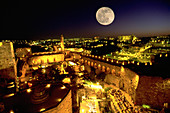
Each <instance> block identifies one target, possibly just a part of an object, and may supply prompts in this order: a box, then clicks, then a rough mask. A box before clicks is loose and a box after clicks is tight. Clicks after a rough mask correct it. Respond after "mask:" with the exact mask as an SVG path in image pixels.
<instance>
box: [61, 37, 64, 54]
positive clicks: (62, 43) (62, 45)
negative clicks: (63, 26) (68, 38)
mask: <svg viewBox="0 0 170 113" xmlns="http://www.w3.org/2000/svg"><path fill="white" fill-rule="evenodd" d="M61 51H62V52H64V37H63V35H61Z"/></svg>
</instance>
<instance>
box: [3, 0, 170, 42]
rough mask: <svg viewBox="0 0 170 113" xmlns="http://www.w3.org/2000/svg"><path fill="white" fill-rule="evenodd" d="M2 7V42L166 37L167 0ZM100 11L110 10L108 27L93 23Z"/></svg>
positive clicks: (68, 0) (169, 30)
mask: <svg viewBox="0 0 170 113" xmlns="http://www.w3.org/2000/svg"><path fill="white" fill-rule="evenodd" d="M2 6H3V9H2V13H1V17H2V19H3V21H2V28H3V30H2V31H1V33H0V35H1V38H2V39H5V38H6V39H7V38H8V39H9V38H14V39H45V38H52V37H53V38H58V37H59V36H60V35H61V34H63V35H64V37H66V38H69V37H94V36H100V37H107V36H118V35H129V34H134V35H136V36H151V35H167V34H168V35H169V34H170V2H169V1H168V0H79V1H77V0H61V1H60V0H58V1H55V2H50V1H47V0H46V1H40V2H36V3H35V2H30V1H26V0H24V1H11V2H6V3H3V5H2ZM100 7H110V8H111V9H113V11H114V13H115V20H114V22H113V23H112V24H110V25H108V26H103V25H100V24H99V23H98V22H97V21H96V11H97V10H98V9H99V8H100Z"/></svg>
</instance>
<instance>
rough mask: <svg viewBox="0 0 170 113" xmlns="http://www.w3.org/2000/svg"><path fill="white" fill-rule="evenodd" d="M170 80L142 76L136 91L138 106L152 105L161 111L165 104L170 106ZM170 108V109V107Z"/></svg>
mask: <svg viewBox="0 0 170 113" xmlns="http://www.w3.org/2000/svg"><path fill="white" fill-rule="evenodd" d="M169 94H170V79H169V78H168V79H162V78H161V77H151V76H140V78H139V84H138V87H137V89H136V104H137V105H142V104H146V105H150V106H151V108H157V109H161V108H163V105H164V103H168V104H169V105H170V96H169ZM169 108H170V107H169Z"/></svg>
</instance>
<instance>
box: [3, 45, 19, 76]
mask: <svg viewBox="0 0 170 113" xmlns="http://www.w3.org/2000/svg"><path fill="white" fill-rule="evenodd" d="M16 74H17V69H16V62H15V55H14V49H13V43H12V42H0V76H3V77H4V76H8V77H9V78H15V77H16Z"/></svg>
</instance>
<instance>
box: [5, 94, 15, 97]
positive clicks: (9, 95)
mask: <svg viewBox="0 0 170 113" xmlns="http://www.w3.org/2000/svg"><path fill="white" fill-rule="evenodd" d="M14 95H15V94H14V93H11V94H8V95H5V97H11V96H14Z"/></svg>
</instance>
